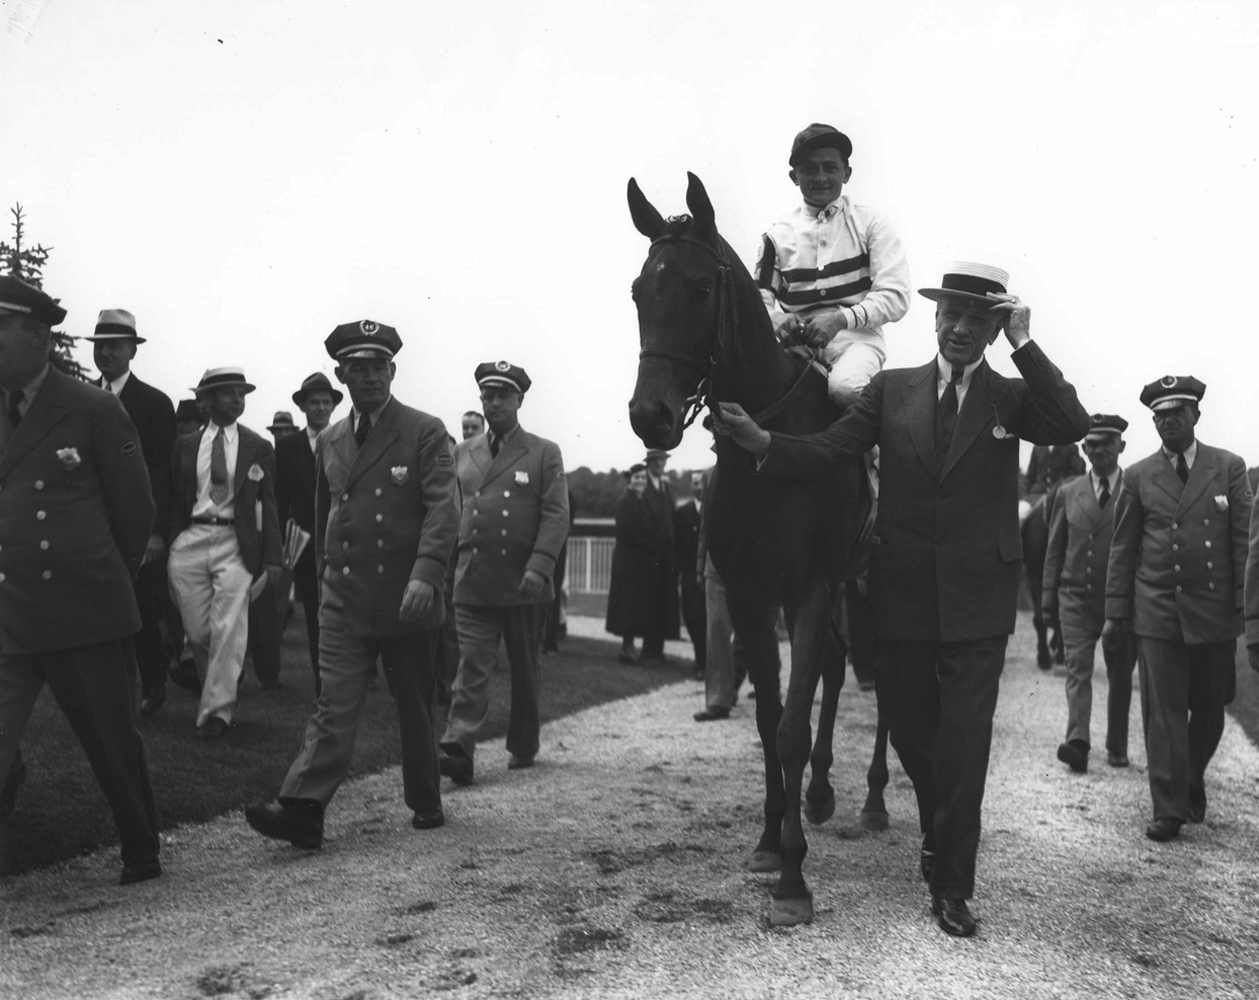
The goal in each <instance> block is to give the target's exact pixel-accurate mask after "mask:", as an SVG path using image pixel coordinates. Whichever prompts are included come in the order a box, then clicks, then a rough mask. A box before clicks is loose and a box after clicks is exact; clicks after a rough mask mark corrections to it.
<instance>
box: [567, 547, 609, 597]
mask: <svg viewBox="0 0 1259 1000" xmlns="http://www.w3.org/2000/svg"><path fill="white" fill-rule="evenodd" d="M615 545H616V539H615V538H590V537H587V536H578V537H573V536H569V539H568V569H567V571H566V573H565V577H564V582H565V586H566V587H567V588H568V591H569V593H572V594H606V593H607V592H608V584H609V583H610V582H611V580H612V549H613V547H614V546H615Z"/></svg>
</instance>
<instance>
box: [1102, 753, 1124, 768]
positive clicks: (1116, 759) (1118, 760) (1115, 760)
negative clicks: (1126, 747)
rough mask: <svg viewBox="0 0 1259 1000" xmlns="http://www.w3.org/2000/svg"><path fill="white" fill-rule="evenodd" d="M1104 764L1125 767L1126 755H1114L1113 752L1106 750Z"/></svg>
mask: <svg viewBox="0 0 1259 1000" xmlns="http://www.w3.org/2000/svg"><path fill="white" fill-rule="evenodd" d="M1106 763H1107V764H1109V765H1110V766H1111V767H1127V766H1128V755H1127V754H1126V753H1116V752H1115V751H1114V750H1107V751H1106Z"/></svg>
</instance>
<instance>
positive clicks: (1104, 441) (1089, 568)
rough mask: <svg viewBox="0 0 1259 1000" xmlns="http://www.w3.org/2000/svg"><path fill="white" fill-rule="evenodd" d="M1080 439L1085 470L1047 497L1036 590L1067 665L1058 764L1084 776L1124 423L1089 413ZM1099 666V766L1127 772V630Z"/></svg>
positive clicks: (1130, 660) (1130, 642)
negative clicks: (1102, 710) (1102, 706)
mask: <svg viewBox="0 0 1259 1000" xmlns="http://www.w3.org/2000/svg"><path fill="white" fill-rule="evenodd" d="M1090 420H1091V424H1090V426H1089V432H1088V434H1087V435H1086V436H1085V438H1084V453H1085V454H1086V455H1087V456H1088V460H1089V465H1090V469H1089V471H1088V473H1087V474H1086V475H1083V476H1080V477H1079V478H1077V479H1072V480H1069V481H1068V482H1066V483H1065V484H1063V485H1062V486H1061V487H1059V488H1058V489H1057V490H1055V491H1054V492H1053V500H1052V502H1051V509H1050V511H1049V545H1048V549H1047V551H1046V553H1045V569H1044V575H1043V577H1042V584H1041V606H1042V607H1043V609H1044V612H1045V619H1046V621H1047V622H1048V623H1049V624H1050V625H1051V626H1052V627H1054V628H1057V627H1059V625H1061V628H1062V640H1063V643H1064V645H1065V646H1066V660H1067V683H1066V692H1067V737H1066V739H1065V740H1064V741H1063V742H1062V744H1061V745H1060V746H1059V747H1058V759H1059V760H1060V761H1062V762H1063V763H1064V764H1066V765H1067V766H1068V767H1069V768H1071V770H1072V771H1075V772H1076V773H1078V774H1083V773H1084V772H1085V771H1087V770H1088V759H1089V749H1090V746H1091V738H1090V736H1089V722H1090V717H1091V715H1092V710H1093V654H1094V652H1095V651H1096V649H1097V641H1098V639H1100V638H1101V635H1102V626H1103V625H1104V624H1105V622H1106V564H1107V562H1108V560H1109V559H1110V541H1111V536H1112V535H1113V534H1114V530H1115V497H1116V496H1117V495H1118V493H1119V491H1120V490H1121V489H1122V488H1123V470H1122V469H1120V468H1119V456H1120V454H1121V453H1122V452H1123V450H1124V445H1125V441H1124V439H1123V432H1124V431H1125V430H1127V429H1128V421H1126V420H1125V419H1124V418H1123V417H1120V416H1117V415H1115V414H1110V413H1094V414H1093V416H1092V417H1091V418H1090ZM1102 657H1103V659H1104V660H1105V661H1106V680H1107V690H1108V693H1107V697H1106V762H1107V763H1108V764H1109V765H1110V766H1111V767H1127V766H1128V710H1129V707H1130V706H1131V704H1132V668H1133V666H1134V665H1135V664H1136V662H1137V647H1136V642H1135V640H1134V638H1133V635H1132V631H1131V630H1130V629H1128V630H1125V631H1124V632H1123V633H1122V634H1121V636H1120V637H1119V641H1118V643H1114V644H1111V645H1109V646H1103V647H1102Z"/></svg>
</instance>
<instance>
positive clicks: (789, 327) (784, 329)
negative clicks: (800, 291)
mask: <svg viewBox="0 0 1259 1000" xmlns="http://www.w3.org/2000/svg"><path fill="white" fill-rule="evenodd" d="M774 334H775V335H776V336H777V337H778V339H779V340H780V341H782V342H783V343H784V344H802V343H804V341H803V340H801V337H802V336H803V335H804V323H803V322H802V321H801V320H800V317H799V316H797V315H796V314H795V313H787V314H786V315H785V316H783V318H782V320H781V321H780V322H779V323H778V325H777V326H776V327H774Z"/></svg>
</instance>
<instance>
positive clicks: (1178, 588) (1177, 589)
mask: <svg viewBox="0 0 1259 1000" xmlns="http://www.w3.org/2000/svg"><path fill="white" fill-rule="evenodd" d="M1184 589H1185V588H1184V587H1182V586H1181V585H1180V584H1179V583H1178V584H1176V593H1178V594H1179V593H1180V592H1181V591H1182V590H1184Z"/></svg>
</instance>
